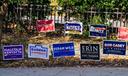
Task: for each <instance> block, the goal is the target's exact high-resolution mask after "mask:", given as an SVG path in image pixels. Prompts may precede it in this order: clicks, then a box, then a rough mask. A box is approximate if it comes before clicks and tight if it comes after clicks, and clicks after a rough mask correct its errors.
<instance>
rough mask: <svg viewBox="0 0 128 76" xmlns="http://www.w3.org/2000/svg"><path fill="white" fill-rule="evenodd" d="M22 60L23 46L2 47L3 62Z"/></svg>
mask: <svg viewBox="0 0 128 76" xmlns="http://www.w3.org/2000/svg"><path fill="white" fill-rule="evenodd" d="M19 59H24V47H23V45H5V46H3V60H19Z"/></svg>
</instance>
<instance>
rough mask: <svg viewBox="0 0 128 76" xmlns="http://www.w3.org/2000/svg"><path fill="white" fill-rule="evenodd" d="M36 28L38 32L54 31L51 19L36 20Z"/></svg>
mask: <svg viewBox="0 0 128 76" xmlns="http://www.w3.org/2000/svg"><path fill="white" fill-rule="evenodd" d="M36 28H37V31H38V32H51V31H55V24H54V21H53V20H37V22H36Z"/></svg>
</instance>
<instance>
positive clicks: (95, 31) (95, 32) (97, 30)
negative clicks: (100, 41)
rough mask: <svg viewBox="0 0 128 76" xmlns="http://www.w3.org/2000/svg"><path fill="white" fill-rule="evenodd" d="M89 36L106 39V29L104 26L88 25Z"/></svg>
mask: <svg viewBox="0 0 128 76" xmlns="http://www.w3.org/2000/svg"><path fill="white" fill-rule="evenodd" d="M89 35H90V37H106V36H107V27H106V26H105V25H90V27H89Z"/></svg>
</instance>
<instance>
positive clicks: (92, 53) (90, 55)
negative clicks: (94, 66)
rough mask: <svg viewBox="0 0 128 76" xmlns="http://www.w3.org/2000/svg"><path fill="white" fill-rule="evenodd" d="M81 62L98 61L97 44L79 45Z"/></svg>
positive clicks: (98, 48) (98, 47) (98, 51)
mask: <svg viewBox="0 0 128 76" xmlns="http://www.w3.org/2000/svg"><path fill="white" fill-rule="evenodd" d="M80 57H81V60H94V61H95V60H96V61H97V60H100V46H99V44H80Z"/></svg>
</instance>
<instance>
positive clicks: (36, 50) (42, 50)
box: [28, 44, 49, 59]
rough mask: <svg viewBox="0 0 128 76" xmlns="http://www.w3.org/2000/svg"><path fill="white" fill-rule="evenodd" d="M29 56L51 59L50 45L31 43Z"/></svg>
mask: <svg viewBox="0 0 128 76" xmlns="http://www.w3.org/2000/svg"><path fill="white" fill-rule="evenodd" d="M28 57H29V58H43V59H49V51H48V47H47V46H46V45H41V44H29V45H28Z"/></svg>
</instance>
